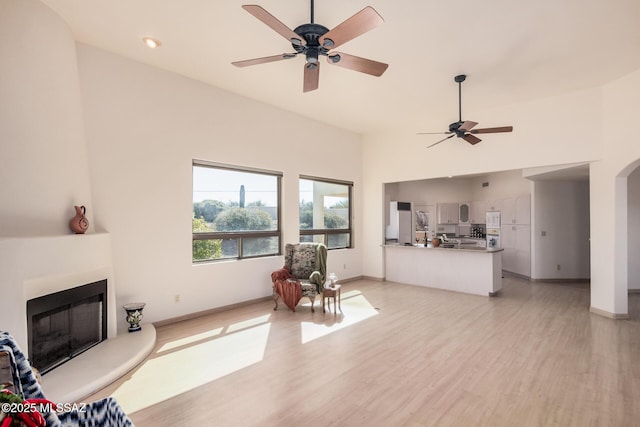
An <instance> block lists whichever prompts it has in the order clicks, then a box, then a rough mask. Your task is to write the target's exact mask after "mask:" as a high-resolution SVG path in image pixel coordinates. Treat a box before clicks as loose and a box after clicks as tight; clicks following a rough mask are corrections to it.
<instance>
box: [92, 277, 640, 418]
mask: <svg viewBox="0 0 640 427" xmlns="http://www.w3.org/2000/svg"><path fill="white" fill-rule="evenodd" d="M304 301H305V300H303V302H304ZM301 304H302V302H301ZM342 310H343V314H339V315H337V316H334V314H333V313H327V314H323V313H322V308H321V305H320V304H319V303H318V302H316V312H315V313H314V314H312V313H311V312H310V310H309V307H308V305H306V306H305V305H299V306H298V308H297V311H296V312H295V313H293V312H290V311H288V310H287V309H286V308H283V307H282V306H281V308H280V309H279V310H278V311H275V312H274V311H273V305H272V303H271V302H264V303H257V304H252V305H250V306H246V307H242V308H237V309H234V310H231V311H228V312H224V313H218V314H215V315H211V316H207V317H203V318H199V319H194V320H189V321H185V322H180V323H176V324H172V325H168V326H163V327H161V328H158V343H157V347H156V349H155V350H154V352H153V353H152V354H151V355H150V357H149V358H148V359H147V360H146V361H145V362H144V363H143V364H142V365H140V366H139V367H138V368H137V369H136V370H134V371H133V372H132V373H131V374H130V375H128V376H127V377H126V378H123V379H122V380H120V381H118V382H117V383H115V384H113V385H111V386H109V387H107V388H106V389H104V390H102V391H101V392H99V393H97V394H96V395H94V396H91V397H89V398H87V401H90V400H94V399H96V398H98V397H103V396H106V395H110V394H112V395H114V396H115V397H116V398H117V399H118V400H119V401H120V402H121V404H123V406H124V407H125V409H126V410H128V411H129V413H130V416H131V418H132V419H133V421H134V422H135V424H136V426H137V427H151V426H153V427H160V426H175V425H184V426H211V425H219V426H261V427H262V426H394V427H395V426H509V427H511V426H562V427H566V426H581V427H582V426H607V427H609V426H638V425H640V404H638V402H640V363H638V361H640V295H638V294H635V295H630V319H629V320H610V319H606V318H603V317H600V316H598V315H595V314H591V313H589V290H588V284H584V283H582V284H581V283H574V284H571V283H569V284H564V283H563V284H558V283H540V282H537V283H530V282H528V281H525V280H521V279H515V278H505V280H504V289H503V291H502V293H501V294H500V295H499V296H498V297H495V298H488V297H478V296H471V295H464V294H458V293H452V292H446V291H439V290H433V289H427V288H421V287H415V286H407V285H401V284H396V283H390V282H376V281H368V280H360V281H355V282H351V283H347V284H345V285H343V299H342Z"/></svg>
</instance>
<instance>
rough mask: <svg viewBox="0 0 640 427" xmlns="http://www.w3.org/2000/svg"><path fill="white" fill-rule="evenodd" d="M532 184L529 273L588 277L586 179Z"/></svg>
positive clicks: (572, 277) (535, 277)
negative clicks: (532, 205)
mask: <svg viewBox="0 0 640 427" xmlns="http://www.w3.org/2000/svg"><path fill="white" fill-rule="evenodd" d="M533 186H534V190H533V198H534V200H535V204H534V209H533V215H532V218H533V223H534V224H535V226H534V229H533V232H532V234H533V239H532V242H533V245H532V265H531V277H532V278H534V279H587V278H589V268H590V263H589V256H590V251H589V246H590V245H589V182H588V181H537V182H534V184H533ZM543 232H544V234H545V235H544V236H543V235H542V234H543ZM558 265H560V270H558V269H557V266H558Z"/></svg>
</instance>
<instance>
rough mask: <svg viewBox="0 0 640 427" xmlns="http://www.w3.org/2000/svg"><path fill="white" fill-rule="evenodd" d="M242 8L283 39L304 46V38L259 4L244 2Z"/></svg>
mask: <svg viewBox="0 0 640 427" xmlns="http://www.w3.org/2000/svg"><path fill="white" fill-rule="evenodd" d="M242 8H243V9H244V10H246V11H247V12H249V13H250V14H252V15H253V16H255V17H256V18H258V19H259V20H261V21H262V22H263V23H265V24H266V25H267V26H268V27H270V28H271V29H272V30H273V31H275V32H276V33H278V34H280V35H281V36H282V37H284V38H285V39H287V40H289V41H290V42H291V43H293V44H297V45H302V46H305V45H306V44H307V42H306V40H304V38H302V37H301V36H300V35H299V34H296V33H294V32H293V30H292V29H291V28H289V27H287V26H286V25H284V24H283V23H282V22H280V21H279V20H278V18H276V17H275V16H273V15H272V14H270V13H269V12H267V11H266V10H265V9H263V8H262V7H261V6H258V5H256V4H245V5H243V6H242Z"/></svg>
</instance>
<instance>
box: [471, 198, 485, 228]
mask: <svg viewBox="0 0 640 427" xmlns="http://www.w3.org/2000/svg"><path fill="white" fill-rule="evenodd" d="M488 203H489V202H487V201H486V200H478V201H475V202H471V218H470V221H469V222H471V224H484V223H485V222H486V220H487V210H488V209H487V205H488Z"/></svg>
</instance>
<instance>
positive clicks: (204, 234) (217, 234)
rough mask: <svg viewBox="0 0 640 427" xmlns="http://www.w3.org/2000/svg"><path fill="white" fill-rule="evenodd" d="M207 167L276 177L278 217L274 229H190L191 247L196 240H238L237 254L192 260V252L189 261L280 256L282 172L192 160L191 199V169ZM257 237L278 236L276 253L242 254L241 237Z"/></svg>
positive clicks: (202, 261)
mask: <svg viewBox="0 0 640 427" xmlns="http://www.w3.org/2000/svg"><path fill="white" fill-rule="evenodd" d="M196 166H197V167H208V168H212V169H222V170H229V171H234V172H243V173H250V174H254V175H255V174H258V175H267V176H270V177H275V178H276V192H277V194H276V203H277V208H276V216H277V218H278V220H277V224H276V229H275V230H264V231H262V230H260V231H259V230H254V231H211V232H208V231H200V232H194V231H193V230H192V231H191V236H192V240H191V241H192V247H193V242H195V241H198V240H229V239H236V240H237V241H238V254H237V256H235V257H222V258H214V259H203V260H194V259H193V254H192V255H191V263H192V264H194V265H195V264H202V263H210V262H220V261H228V260H243V259H251V258H264V257H270V256H280V255H282V246H283V245H282V177H283V173H282V172H278V171H272V170H267V169H259V168H252V167H247V166H236V165H231V164H227V163H218V162H210V161H206V160H196V159H193V160H192V164H191V176H192V178H191V179H192V182H191V193H192V200H193V170H194V168H195V167H196ZM191 203H192V209H191V212H192V215H193V201H192V202H191ZM259 237H277V238H278V250H277V253H268V254H260V255H247V256H245V255H244V253H243V252H244V248H243V239H253V238H259Z"/></svg>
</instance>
